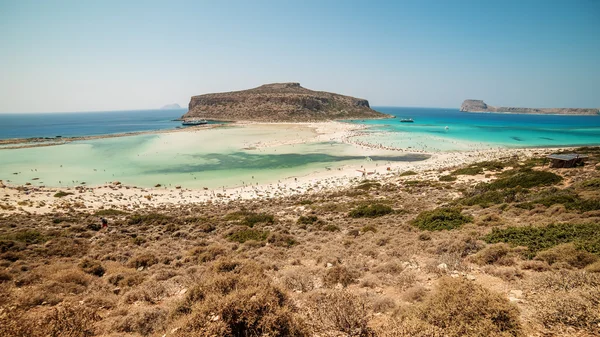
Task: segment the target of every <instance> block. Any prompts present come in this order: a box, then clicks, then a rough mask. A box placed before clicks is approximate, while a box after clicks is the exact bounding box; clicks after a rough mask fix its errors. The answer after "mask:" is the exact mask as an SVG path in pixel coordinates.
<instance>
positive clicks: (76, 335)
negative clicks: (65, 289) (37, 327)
mask: <svg viewBox="0 0 600 337" xmlns="http://www.w3.org/2000/svg"><path fill="white" fill-rule="evenodd" d="M99 320H100V316H99V315H98V314H97V313H96V312H95V311H94V310H92V309H89V308H86V307H83V306H66V307H63V308H57V309H54V310H53V311H52V313H50V314H49V315H48V316H47V317H45V319H44V321H43V323H42V326H43V328H42V330H45V331H46V335H47V336H65V337H87V336H94V335H95V331H94V323H95V322H97V321H99Z"/></svg>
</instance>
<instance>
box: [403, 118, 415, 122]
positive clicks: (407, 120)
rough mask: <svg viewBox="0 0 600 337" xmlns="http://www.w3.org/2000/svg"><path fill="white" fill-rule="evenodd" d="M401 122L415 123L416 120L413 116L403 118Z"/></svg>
mask: <svg viewBox="0 0 600 337" xmlns="http://www.w3.org/2000/svg"><path fill="white" fill-rule="evenodd" d="M400 122H401V123H414V122H415V121H414V120H413V119H412V118H402V119H401V120H400Z"/></svg>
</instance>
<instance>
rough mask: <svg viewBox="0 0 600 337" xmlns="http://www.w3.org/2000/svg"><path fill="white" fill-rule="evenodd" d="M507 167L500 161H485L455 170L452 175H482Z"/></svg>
mask: <svg viewBox="0 0 600 337" xmlns="http://www.w3.org/2000/svg"><path fill="white" fill-rule="evenodd" d="M504 167H505V165H504V163H502V162H499V161H484V162H481V163H475V164H471V165H469V166H467V167H464V168H460V169H457V170H454V171H453V172H452V175H471V176H474V175H478V174H482V173H483V171H484V170H487V171H500V170H502V169H503V168H504Z"/></svg>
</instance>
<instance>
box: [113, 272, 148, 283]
mask: <svg viewBox="0 0 600 337" xmlns="http://www.w3.org/2000/svg"><path fill="white" fill-rule="evenodd" d="M144 279H145V277H144V275H143V274H141V273H136V272H122V273H116V274H112V275H110V276H109V277H108V283H110V284H112V285H114V286H119V287H135V286H137V285H139V284H141V283H142V282H144Z"/></svg>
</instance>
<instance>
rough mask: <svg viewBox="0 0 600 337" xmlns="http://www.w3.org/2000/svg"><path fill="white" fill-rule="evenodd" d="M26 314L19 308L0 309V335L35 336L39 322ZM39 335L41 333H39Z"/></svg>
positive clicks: (13, 336) (15, 336)
mask: <svg viewBox="0 0 600 337" xmlns="http://www.w3.org/2000/svg"><path fill="white" fill-rule="evenodd" d="M36 323H37V322H35V321H34V320H31V319H29V318H28V317H25V316H24V313H23V312H22V311H19V310H11V309H10V308H2V309H0V336H11V337H34V336H36V332H37V331H39V326H38V325H39V324H36ZM37 336H39V334H37Z"/></svg>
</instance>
